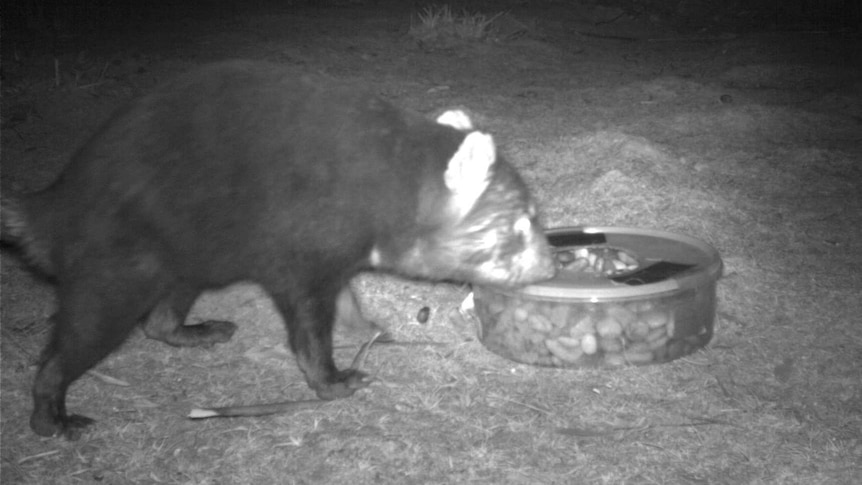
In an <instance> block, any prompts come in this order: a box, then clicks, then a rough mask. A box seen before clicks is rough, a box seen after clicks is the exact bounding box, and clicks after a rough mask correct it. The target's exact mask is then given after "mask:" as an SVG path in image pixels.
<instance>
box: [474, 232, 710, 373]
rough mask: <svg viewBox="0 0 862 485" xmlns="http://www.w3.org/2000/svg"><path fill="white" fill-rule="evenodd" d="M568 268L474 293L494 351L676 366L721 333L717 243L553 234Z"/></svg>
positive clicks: (530, 357)
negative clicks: (717, 318)
mask: <svg viewBox="0 0 862 485" xmlns="http://www.w3.org/2000/svg"><path fill="white" fill-rule="evenodd" d="M546 234H547V236H548V241H549V242H550V243H551V246H552V247H553V249H554V252H555V256H556V257H557V262H558V266H559V270H558V272H557V275H556V276H555V277H554V278H552V279H550V280H547V281H544V282H541V283H538V284H533V285H530V286H526V287H524V288H520V289H518V290H503V289H499V288H493V287H480V286H477V287H475V288H474V289H473V295H474V304H475V310H476V314H477V315H478V317H479V321H480V323H481V326H480V328H479V339H480V340H481V341H482V343H483V344H484V345H485V347H487V348H488V349H489V350H491V351H492V352H494V353H496V354H499V355H501V356H503V357H506V358H509V359H512V360H515V361H518V362H523V363H525V364H536V365H544V366H553V367H584V366H588V367H595V366H612V367H616V366H622V365H646V364H655V363H661V362H668V361H671V360H673V359H676V358H679V357H681V356H684V355H688V354H690V353H692V352H694V351H695V350H697V349H700V348H702V347H704V346H705V345H706V344H707V343H708V342H709V341H710V339H711V338H712V331H713V324H714V321H715V308H716V297H715V286H716V283H717V281H718V279H719V278H720V277H721V272H722V262H721V258H720V257H719V255H718V251H716V250H715V248H713V247H712V246H710V245H709V244H707V243H705V242H703V241H701V240H698V239H695V238H692V237H688V236H684V235H680V234H674V233H669V232H664V231H656V230H648V229H634V228H622V227H563V228H556V229H551V230H548V231H547V232H546Z"/></svg>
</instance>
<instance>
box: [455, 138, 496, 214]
mask: <svg viewBox="0 0 862 485" xmlns="http://www.w3.org/2000/svg"><path fill="white" fill-rule="evenodd" d="M496 158H497V149H496V148H495V147H494V139H493V138H492V137H491V135H486V134H485V133H482V132H480V131H474V132H472V133H470V134H469V135H467V136H466V137H464V141H463V142H461V146H460V147H458V151H456V152H455V155H452V158H451V159H450V160H449V166H448V167H447V168H446V173H445V174H444V175H443V178H444V180H445V182H446V187H447V188H448V189H449V190H450V191H451V192H452V201H453V205H454V207H455V208H456V209H457V211H458V213H459V214H460V215H461V216H464V215H466V214H467V213H468V212H470V209H472V208H473V205H474V204H475V203H476V200H477V199H478V198H479V196H480V195H482V192H484V191H485V189H486V188H487V187H488V182H489V179H490V170H491V166H492V165H494V161H495V160H496Z"/></svg>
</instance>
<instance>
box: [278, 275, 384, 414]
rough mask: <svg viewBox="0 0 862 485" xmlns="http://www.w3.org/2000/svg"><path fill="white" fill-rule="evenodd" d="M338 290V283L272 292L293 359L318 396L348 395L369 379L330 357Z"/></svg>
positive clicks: (369, 379)
mask: <svg viewBox="0 0 862 485" xmlns="http://www.w3.org/2000/svg"><path fill="white" fill-rule="evenodd" d="M341 291H342V286H341V285H338V284H333V285H329V284H321V285H317V286H316V287H312V288H310V289H308V290H304V291H293V292H279V293H278V294H273V299H274V300H275V302H276V306H277V307H278V308H279V310H280V312H281V314H282V317H283V318H284V323H285V325H286V326H287V333H288V341H289V343H290V348H291V350H292V351H293V353H294V354H295V355H296V362H297V364H298V365H299V368H300V370H302V372H303V374H305V380H306V382H308V385H309V387H311V388H312V389H314V391H315V392H316V393H317V397H319V398H320V399H327V400H329V399H337V398H342V397H348V396H350V395H352V394H353V393H354V392H356V390H357V389H362V388H363V387H366V386H368V384H369V383H370V382H371V378H370V377H369V376H368V375H367V374H365V373H364V372H361V371H359V370H356V369H345V370H339V369H338V368H337V367H336V366H335V361H334V360H333V359H332V330H333V326H334V322H335V312H336V302H337V299H338V295H339V292H341Z"/></svg>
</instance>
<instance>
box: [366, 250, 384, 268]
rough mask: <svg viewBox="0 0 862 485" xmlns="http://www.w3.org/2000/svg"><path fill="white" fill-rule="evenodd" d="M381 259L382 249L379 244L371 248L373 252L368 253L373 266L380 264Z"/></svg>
mask: <svg viewBox="0 0 862 485" xmlns="http://www.w3.org/2000/svg"><path fill="white" fill-rule="evenodd" d="M381 259H382V257H381V256H380V250H379V249H377V246H374V247H373V248H371V253H370V254H369V255H368V262H369V263H371V266H372V267H377V266H380V263H381Z"/></svg>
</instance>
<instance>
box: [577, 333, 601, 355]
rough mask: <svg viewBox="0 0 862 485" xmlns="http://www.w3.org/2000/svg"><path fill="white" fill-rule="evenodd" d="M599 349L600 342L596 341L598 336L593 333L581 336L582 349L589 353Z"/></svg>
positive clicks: (591, 353)
mask: <svg viewBox="0 0 862 485" xmlns="http://www.w3.org/2000/svg"><path fill="white" fill-rule="evenodd" d="M598 349H599V343H598V341H596V336H595V335H593V334H591V333H590V334H587V335H584V336H583V338H581V350H583V351H584V353H585V354H587V355H593V354H595V353H596V351H597V350H598Z"/></svg>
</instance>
